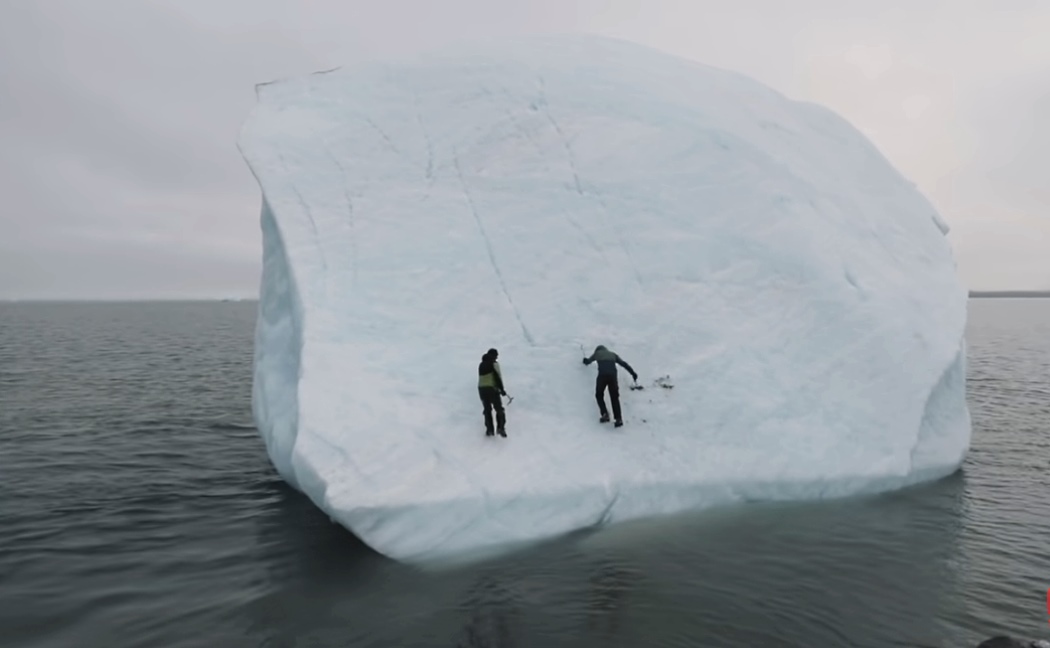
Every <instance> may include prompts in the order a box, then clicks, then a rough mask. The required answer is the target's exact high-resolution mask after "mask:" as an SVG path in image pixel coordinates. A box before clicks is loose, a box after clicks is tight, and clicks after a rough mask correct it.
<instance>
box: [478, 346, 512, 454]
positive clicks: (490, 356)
mask: <svg viewBox="0 0 1050 648" xmlns="http://www.w3.org/2000/svg"><path fill="white" fill-rule="evenodd" d="M498 357H499V351H497V350H496V349H489V350H488V351H487V352H486V353H485V355H483V356H481V364H479V365H478V395H479V396H480V397H481V403H482V405H484V408H485V409H484V414H485V436H493V435H494V432H493V425H492V410H496V426H495V427H496V429H495V433H498V434H499V435H500V436H501V437H504V438H506V437H507V430H506V424H507V414H506V412H505V411H504V410H503V401H502V400H501V399H500V397H501V396H506V395H507V391H506V389H504V388H503V376H502V374H501V373H500V369H499V362H497V361H496V359H497V358H498Z"/></svg>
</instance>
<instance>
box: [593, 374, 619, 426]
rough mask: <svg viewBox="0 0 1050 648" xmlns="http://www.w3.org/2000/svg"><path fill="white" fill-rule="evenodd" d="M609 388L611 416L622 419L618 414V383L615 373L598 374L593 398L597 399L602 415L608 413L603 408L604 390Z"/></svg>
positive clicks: (604, 415)
mask: <svg viewBox="0 0 1050 648" xmlns="http://www.w3.org/2000/svg"><path fill="white" fill-rule="evenodd" d="M606 389H608V390H609V400H610V401H612V411H613V418H614V419H615V420H617V421H622V420H623V417H622V416H621V414H620V384H619V383H618V382H617V380H616V374H598V380H597V381H596V382H595V384H594V399H595V400H597V401H598V410H599V411H600V412H601V413H602V417H606V416H608V415H609V410H607V409H605V390H606Z"/></svg>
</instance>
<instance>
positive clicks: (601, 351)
mask: <svg viewBox="0 0 1050 648" xmlns="http://www.w3.org/2000/svg"><path fill="white" fill-rule="evenodd" d="M592 362H597V363H598V375H612V376H615V375H616V365H620V366H621V367H623V368H624V369H626V370H627V372H628V373H630V374H631V377H632V378H634V379H635V380H638V374H637V373H636V372H635V370H634V369H632V368H631V365H629V364H627V363H626V362H624V360H623V358H621V357H620V356H618V355H616V354H615V353H613V352H612V351H610V350H608V349H606V348H605V347H604V346H603V345H601V344H599V345H598V346H597V347H596V348H595V349H594V353H592V354H591V357H589V358H584V359H583V364H585V365H589V364H591V363H592Z"/></svg>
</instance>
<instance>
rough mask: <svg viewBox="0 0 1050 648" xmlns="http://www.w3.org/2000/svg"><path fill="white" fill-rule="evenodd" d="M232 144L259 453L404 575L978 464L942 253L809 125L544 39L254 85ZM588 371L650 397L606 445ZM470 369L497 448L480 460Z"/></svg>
mask: <svg viewBox="0 0 1050 648" xmlns="http://www.w3.org/2000/svg"><path fill="white" fill-rule="evenodd" d="M239 145H240V148H241V151H242V152H243V154H244V156H245V158H246V160H247V162H248V164H249V166H250V167H251V169H252V172H253V173H254V174H255V176H256V178H257V180H258V182H259V185H260V187H261V189H262V214H261V222H262V232H263V242H264V251H263V255H264V269H263V277H262V286H261V295H260V313H259V320H258V328H257V332H256V356H255V373H254V380H255V382H254V393H253V401H254V408H255V417H256V420H257V423H258V427H259V430H260V432H261V435H262V437H263V439H264V440H265V444H266V448H267V450H268V453H269V456H270V457H271V459H272V461H273V464H274V466H275V468H276V470H277V471H278V472H279V473H280V475H281V476H282V477H283V479H285V480H286V481H287V482H289V483H290V484H291V485H293V486H294V487H295V488H297V489H299V490H301V491H302V492H304V493H305V494H306V495H307V496H309V497H310V498H311V499H312V500H313V502H314V503H315V504H316V505H317V506H318V507H320V508H321V509H323V510H324V511H325V512H327V513H328V515H330V516H331V517H332V518H333V519H334V520H335V521H337V522H339V523H340V524H342V525H344V526H345V527H347V528H348V529H350V530H351V531H353V533H355V534H356V535H357V536H358V537H360V538H361V539H362V540H363V541H364V542H366V543H367V544H369V545H370V546H371V547H373V548H374V549H376V550H377V551H379V552H380V553H382V554H385V555H387V556H389V557H391V558H393V559H396V560H401V561H406V562H427V561H431V560H439V559H449V558H456V557H458V558H468V559H469V558H471V557H473V556H480V555H490V554H492V553H494V552H500V551H505V550H506V549H508V548H511V547H514V546H520V545H521V544H522V543H530V542H535V541H539V540H541V539H545V538H552V537H554V536H557V535H559V534H563V533H566V532H570V531H573V530H578V529H584V528H588V527H592V526H594V525H598V524H603V523H608V522H616V521H620V520H628V519H638V518H641V517H645V516H655V515H663V514H671V513H675V512H681V511H687V510H697V509H700V508H704V507H710V506H714V505H724V504H729V503H734V502H745V501H755V500H775V499H817V498H824V497H833V496H845V495H852V494H858V493H870V492H876V491H885V490H888V489H893V488H899V487H902V486H904V485H907V484H910V483H914V482H917V481H924V480H929V479H934V478H938V477H941V476H944V475H947V474H949V473H952V472H954V471H955V470H957V469H958V468H959V466H960V464H961V462H962V461H963V458H964V456H965V454H966V452H967V450H968V447H969V442H970V417H969V413H968V410H967V406H966V401H965V375H964V374H965V370H964V366H965V342H964V337H963V336H964V326H965V321H966V300H967V294H966V290H965V288H964V287H963V286H962V285H961V282H960V280H959V279H958V277H957V273H956V267H955V263H954V261H953V257H952V251H951V248H950V246H949V242H948V240H947V238H946V236H945V235H946V233H947V229H948V228H947V226H946V225H945V223H944V222H943V221H942V220H941V219H940V218H939V217H938V215H937V213H936V211H935V209H934V208H933V206H932V205H931V204H930V203H929V202H928V201H927V200H926V199H924V198H923V196H922V195H921V194H920V192H919V191H918V190H917V189H916V188H915V186H914V185H913V184H912V183H911V182H909V181H907V180H906V179H905V178H903V177H902V176H901V175H900V174H899V173H898V172H897V171H896V170H894V168H892V166H891V165H890V164H889V163H888V162H887V161H886V160H885V159H884V158H883V156H882V155H880V154H879V152H878V151H877V150H876V149H875V147H874V146H872V145H871V144H870V143H869V142H868V141H867V140H866V139H865V138H864V137H863V136H862V135H861V134H860V133H859V132H858V131H857V130H856V129H854V128H853V127H852V126H850V125H849V124H848V123H847V122H846V121H845V120H843V119H842V118H840V117H838V116H837V115H835V114H834V113H832V112H831V111H829V110H827V109H825V108H822V107H820V106H816V105H813V104H809V103H802V102H798V101H792V100H789V99H787V98H785V97H784V96H782V95H780V94H778V93H777V92H774V91H773V90H771V89H769V88H767V87H765V86H763V85H761V84H759V83H758V82H756V81H754V80H751V79H749V78H746V77H744V76H741V75H739V74H735V73H731V72H727V71H724V70H719V69H714V68H710V67H706V66H704V65H700V64H697V63H693V62H689V61H686V60H682V59H678V58H675V57H672V56H669V55H666V54H663V53H660V52H657V51H654V50H651V49H648V48H644V47H641V46H638V45H634V44H629V43H624V42H620V41H616V40H608V39H603V38H596V37H594V38H592V37H582V36H581V37H543V38H536V39H522V40H515V41H508V42H503V43H496V44H494V43H487V44H484V45H477V46H476V47H474V48H473V49H468V48H466V47H461V48H458V49H455V50H445V51H442V52H437V53H430V54H428V55H427V56H424V57H418V58H414V59H403V60H399V61H390V62H384V63H377V62H372V63H368V64H362V65H358V66H355V67H348V68H341V69H336V70H330V71H326V72H322V73H317V74H313V75H308V76H305V77H303V78H294V79H288V80H282V81H279V82H273V83H267V84H262V85H260V86H259V87H258V101H257V104H256V106H255V107H254V109H253V111H252V113H251V114H250V116H249V117H248V119H247V121H246V123H245V125H244V129H243V131H242V133H241V137H240V141H239ZM598 344H605V345H607V346H609V347H610V348H611V349H612V350H614V351H616V352H617V353H619V354H620V355H621V356H622V357H623V358H624V359H625V360H627V361H628V362H630V363H631V364H632V365H633V366H634V368H635V369H636V370H637V371H638V372H639V373H640V375H641V377H640V384H641V385H642V386H645V387H646V388H645V389H644V390H640V391H633V390H628V389H626V386H627V385H628V383H629V381H630V379H629V378H627V377H626V374H625V373H623V372H622V371H621V387H622V389H621V399H622V402H623V408H624V415H625V418H626V425H625V426H624V427H622V428H619V429H616V428H612V427H610V426H609V425H601V424H599V422H598V409H597V405H596V403H595V400H594V383H595V370H594V367H593V366H590V367H585V366H584V365H583V364H582V363H581V362H580V360H581V358H582V357H583V356H584V354H589V353H590V352H591V351H592V350H593V348H594V347H595V346H596V345H598ZM490 347H496V348H498V349H499V351H500V363H501V365H502V368H503V373H504V379H505V381H506V384H507V391H508V393H509V395H510V396H512V397H513V402H512V403H511V404H510V405H508V407H507V417H508V433H509V438H507V439H500V438H486V437H485V435H484V425H483V419H482V405H481V401H480V400H479V397H478V392H477V387H476V386H477V371H476V368H477V365H478V362H479V361H480V358H481V355H482V354H483V353H484V352H485V351H486V350H487V349H488V348H490ZM665 376H666V377H668V378H667V381H669V383H670V385H673V388H661V387H660V386H657V384H656V383H655V381H656V380H657V379H658V378H662V377H665Z"/></svg>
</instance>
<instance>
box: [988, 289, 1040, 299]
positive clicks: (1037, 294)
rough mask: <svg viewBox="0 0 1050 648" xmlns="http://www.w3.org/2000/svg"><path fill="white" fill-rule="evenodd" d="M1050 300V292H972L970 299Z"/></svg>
mask: <svg viewBox="0 0 1050 648" xmlns="http://www.w3.org/2000/svg"><path fill="white" fill-rule="evenodd" d="M999 298H1025V299H1050V290H972V291H970V299H999Z"/></svg>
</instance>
